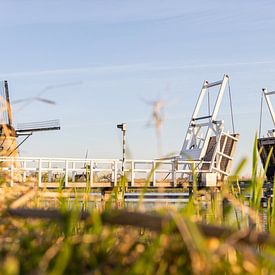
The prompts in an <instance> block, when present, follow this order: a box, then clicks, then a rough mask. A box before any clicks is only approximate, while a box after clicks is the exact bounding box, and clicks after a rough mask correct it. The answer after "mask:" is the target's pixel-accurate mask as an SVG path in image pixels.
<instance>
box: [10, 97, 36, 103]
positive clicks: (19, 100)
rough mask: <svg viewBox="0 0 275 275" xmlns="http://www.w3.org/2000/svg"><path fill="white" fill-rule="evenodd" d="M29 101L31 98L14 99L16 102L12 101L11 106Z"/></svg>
mask: <svg viewBox="0 0 275 275" xmlns="http://www.w3.org/2000/svg"><path fill="white" fill-rule="evenodd" d="M31 99H32V97H27V98H21V99H16V100H13V101H12V102H11V104H18V103H22V102H26V101H29V100H31Z"/></svg>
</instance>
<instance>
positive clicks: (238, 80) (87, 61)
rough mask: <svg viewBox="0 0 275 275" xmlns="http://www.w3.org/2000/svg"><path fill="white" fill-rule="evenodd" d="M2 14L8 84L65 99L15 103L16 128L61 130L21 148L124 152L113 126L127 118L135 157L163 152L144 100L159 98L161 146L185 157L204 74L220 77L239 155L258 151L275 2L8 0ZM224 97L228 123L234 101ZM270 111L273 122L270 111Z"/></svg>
mask: <svg viewBox="0 0 275 275" xmlns="http://www.w3.org/2000/svg"><path fill="white" fill-rule="evenodd" d="M0 10H1V16H0V33H1V43H0V57H1V58H0V79H7V80H8V81H9V85H10V93H11V99H12V100H18V99H21V98H28V97H33V96H36V95H37V94H39V93H40V92H41V91H43V90H45V89H46V90H47V91H46V92H45V93H44V94H43V97H46V98H47V99H51V100H54V101H56V103H57V104H56V105H55V106H51V105H47V104H43V103H39V102H32V103H31V104H29V105H28V106H23V107H24V108H22V104H21V105H20V104H16V105H14V106H13V114H14V120H15V124H16V123H19V122H28V121H39V120H47V119H53V118H59V119H60V120H61V125H62V130H61V131H59V132H49V133H37V134H35V135H34V136H33V137H31V139H29V140H28V141H27V142H26V143H25V145H24V146H22V149H21V153H22V155H25V156H52V157H54V156H56V157H65V156H67V157H85V152H86V150H87V149H88V150H89V157H90V158H118V157H120V152H121V147H120V146H121V140H120V134H121V133H120V132H119V130H118V129H116V124H117V123H120V122H127V123H128V133H127V139H128V146H129V149H130V151H131V157H133V158H139V159H144V158H145V159H152V158H155V157H158V153H157V145H156V143H157V142H156V136H155V130H154V128H147V127H145V125H146V123H147V122H148V120H149V118H150V116H151V106H150V105H148V104H146V103H145V102H144V100H142V99H145V100H148V101H150V100H156V99H159V98H161V99H162V100H164V101H165V102H166V106H165V107H166V108H165V117H166V120H165V123H164V125H163V129H162V153H163V154H169V153H171V152H177V153H178V152H179V150H180V148H181V144H182V142H183V139H184V136H185V132H186V130H187V125H188V122H189V119H190V116H191V113H192V111H193V108H194V104H195V102H196V99H197V96H198V93H199V90H200V88H201V85H202V83H203V80H204V79H208V80H209V81H215V80H218V79H221V78H222V76H223V74H224V73H227V74H229V75H230V79H231V80H230V84H231V91H232V96H233V104H234V105H233V107H234V112H235V124H236V125H235V127H236V129H237V131H238V132H240V134H241V141H240V143H239V146H238V152H237V159H240V157H241V156H250V155H251V151H252V150H251V149H252V143H253V138H254V135H255V133H256V131H257V130H258V127H259V110H260V90H261V88H262V87H268V88H270V89H274V90H275V47H274V45H275V2H274V1H265V0H262V1H256V0H243V1H239V0H238V1H237V0H232V1H221V0H215V1H214V0H213V1H211V0H210V1H205V0H201V1H192V2H191V1H183V0H178V1H177V0H169V1H168V0H167V1H163V0H150V1H149V0H136V1H129V0H127V1H126V0H124V1H122V0H116V1H104V0H101V1H92V0H91V1H88V0H78V1H70V0H66V1H65V0H55V1H54V0H47V1H42V0H6V1H5V0H0ZM64 84H65V85H64ZM69 84H71V85H69ZM49 86H52V88H48V89H47V87H49ZM223 104H224V107H223V108H222V110H221V115H224V117H225V119H226V118H229V109H228V107H227V106H228V97H227V96H225V100H224V103H223ZM264 118H266V119H265V121H266V122H265V124H266V125H265V127H266V128H268V127H269V126H270V127H269V128H271V124H270V125H268V123H269V120H268V113H267V110H266V109H265V112H264ZM227 126H228V128H230V124H229V125H227Z"/></svg>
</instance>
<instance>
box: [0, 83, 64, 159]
mask: <svg viewBox="0 0 275 275" xmlns="http://www.w3.org/2000/svg"><path fill="white" fill-rule="evenodd" d="M0 87H1V88H0V156H18V148H19V147H20V146H21V145H22V144H23V143H24V142H25V141H26V140H27V139H28V138H29V137H30V136H31V135H32V134H33V133H34V132H38V131H50V130H60V123H59V120H48V121H40V122H31V123H21V124H18V126H17V127H16V128H15V127H14V126H13V121H12V110H11V104H10V96H9V87H8V82H7V81H6V80H4V81H0ZM21 136H24V137H25V138H24V139H23V140H22V141H21V142H20V143H19V144H17V138H18V137H21Z"/></svg>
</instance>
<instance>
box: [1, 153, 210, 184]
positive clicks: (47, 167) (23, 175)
mask: <svg viewBox="0 0 275 275" xmlns="http://www.w3.org/2000/svg"><path fill="white" fill-rule="evenodd" d="M209 164H210V161H181V160H173V159H168V160H132V159H126V160H125V170H124V173H125V176H126V178H127V185H128V186H129V187H143V186H151V187H176V186H178V185H181V184H182V183H183V182H186V183H188V181H192V180H193V179H192V178H190V175H193V174H195V173H196V174H198V175H200V176H201V175H202V174H209V170H208V169H207V168H206V167H207V166H209ZM121 175H122V160H119V159H77V158H76V159H74V158H37V157H0V176H1V177H2V178H5V181H6V182H7V183H8V184H9V185H10V186H14V185H15V184H20V183H26V182H28V183H32V184H33V185H35V186H38V187H40V188H58V187H60V186H62V187H64V188H74V187H76V188H86V187H91V188H100V187H115V186H117V185H118V183H119V180H120V179H121Z"/></svg>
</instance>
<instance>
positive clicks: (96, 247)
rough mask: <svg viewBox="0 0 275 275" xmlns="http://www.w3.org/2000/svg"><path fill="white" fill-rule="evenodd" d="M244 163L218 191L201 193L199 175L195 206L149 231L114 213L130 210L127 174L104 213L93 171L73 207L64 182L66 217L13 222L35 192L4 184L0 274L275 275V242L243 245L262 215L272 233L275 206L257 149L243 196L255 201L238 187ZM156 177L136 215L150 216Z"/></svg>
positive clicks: (160, 213) (166, 213) (58, 201)
mask: <svg viewBox="0 0 275 275" xmlns="http://www.w3.org/2000/svg"><path fill="white" fill-rule="evenodd" d="M271 153H272V152H271ZM271 153H270V155H271ZM268 159H270V156H269V158H268ZM246 163H247V161H246V160H245V159H243V160H242V161H241V162H240V164H239V165H238V167H237V168H236V170H235V172H234V173H233V175H232V176H231V177H229V178H228V180H227V181H226V182H225V183H224V185H223V186H222V187H221V188H220V189H219V190H211V189H209V190H206V189H204V190H199V189H198V188H197V186H198V183H197V178H198V176H197V175H196V174H195V172H194V171H193V179H194V181H193V193H192V196H191V197H190V199H189V202H188V203H187V204H186V205H185V206H184V207H182V208H181V209H176V208H172V207H163V208H161V209H152V210H151V211H150V212H151V213H152V215H153V216H156V217H160V219H161V221H162V222H161V223H160V224H159V225H158V224H157V225H156V224H155V222H154V221H153V219H152V220H147V221H145V222H146V224H147V225H148V226H147V229H145V228H142V227H141V228H140V226H139V225H140V224H141V222H144V221H141V220H140V219H142V215H141V216H138V217H139V218H137V219H136V220H131V223H127V222H128V221H127V217H128V219H129V221H130V219H133V216H131V215H129V216H127V212H126V216H125V217H126V218H125V219H124V220H120V219H118V216H117V215H116V212H115V209H120V210H121V209H125V208H126V206H125V203H124V192H125V190H126V189H127V185H128V179H127V177H126V176H125V175H122V176H121V177H120V179H119V180H118V183H117V186H116V187H115V188H114V189H113V191H112V193H111V194H110V196H109V198H108V199H107V200H106V201H104V202H103V204H104V206H103V207H101V208H99V209H98V208H91V207H89V198H90V197H89V194H90V192H91V189H90V186H89V173H88V170H89V169H88V168H87V167H86V170H87V171H86V175H87V177H86V183H87V185H86V188H84V189H83V190H82V191H81V193H80V192H78V191H77V190H76V189H71V193H72V194H73V195H74V200H73V202H70V203H69V202H68V197H67V196H65V191H64V189H63V188H62V183H63V180H62V179H61V180H60V187H59V189H58V190H57V195H56V196H54V197H53V200H54V206H55V207H56V209H59V211H60V213H61V215H60V216H59V218H58V219H30V218H17V217H14V216H11V215H10V214H9V211H8V210H9V208H10V207H12V203H14V201H16V200H17V198H18V197H19V196H22V195H24V194H26V192H28V191H29V190H30V188H29V187H28V186H22V187H14V188H9V187H6V186H4V185H2V187H1V189H0V190H1V196H0V215H1V217H0V219H1V223H0V244H1V246H0V274H77V273H78V274H86V273H87V274H91V273H92V274H121V273H124V274H125V273H127V274H170V273H171V274H190V273H193V274H201V273H202V272H203V273H204V274H244V273H250V274H272V273H273V272H275V249H274V248H273V245H274V242H272V241H270V243H269V242H268V241H266V244H265V245H260V244H257V241H255V240H252V239H251V240H249V241H244V239H245V237H246V236H247V235H248V234H249V233H250V232H254V230H255V232H263V231H264V227H263V224H264V222H263V220H262V217H263V214H264V213H263V212H264V211H266V217H267V221H266V224H267V226H266V228H265V230H267V231H268V232H271V234H273V232H274V230H275V210H274V208H273V207H272V205H271V201H270V200H269V203H268V208H267V210H263V208H262V207H261V198H262V187H263V183H264V172H263V171H262V170H261V169H259V163H258V152H257V144H256V142H255V144H254V148H253V163H252V167H253V169H252V175H251V182H250V185H249V186H248V190H245V192H247V193H249V194H250V197H249V199H247V198H245V196H244V194H243V192H241V187H240V183H239V181H238V178H239V175H240V173H241V171H242V169H243V168H244V166H245V165H246ZM154 169H157V167H155V168H154ZM265 169H267V166H266V167H265ZM152 173H153V171H151V173H150V175H149V176H148V178H147V181H146V184H145V187H144V188H143V190H142V192H141V196H140V201H139V202H138V203H137V206H136V215H137V213H144V212H142V211H145V210H144V209H143V208H142V207H141V205H142V203H143V198H144V193H145V192H146V191H147V189H148V186H149V184H150V181H151V177H152ZM3 182H4V181H3ZM273 190H274V189H273ZM44 191H46V190H41V191H39V190H37V193H36V194H35V195H34V197H32V198H31V199H30V200H28V202H26V203H25V205H27V206H28V207H30V208H32V207H37V206H38V205H39V203H41V200H43V198H42V197H43V196H42V195H41V194H43V192H44ZM23 206H24V205H23ZM83 211H88V212H89V217H88V218H87V219H85V220H81V213H83ZM85 213H87V212H85ZM153 216H152V217H153ZM106 217H107V218H106ZM145 217H147V216H145ZM106 220H107V221H109V223H108V222H106ZM110 220H111V221H113V223H110ZM127 224H132V226H129V225H127ZM200 224H204V225H215V226H219V227H218V228H221V229H227V228H229V229H230V230H232V232H231V233H230V234H224V235H219V234H218V233H217V232H216V233H215V232H214V231H212V233H211V234H206V233H203V232H202V230H201V227H200ZM156 226H159V230H156ZM150 228H151V229H150ZM154 228H155V229H154ZM213 230H217V229H215V228H214V229H213ZM251 230H253V231H251ZM225 232H226V231H225ZM271 236H273V235H271Z"/></svg>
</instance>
